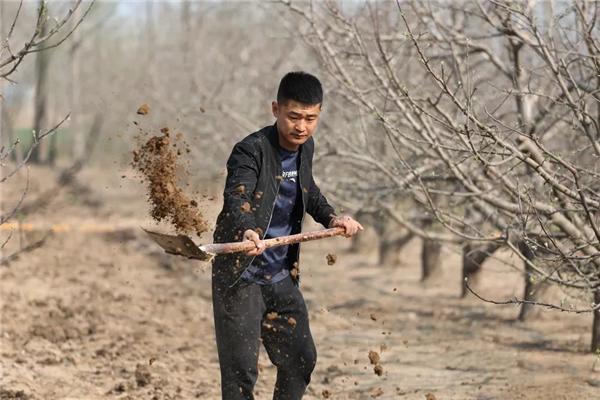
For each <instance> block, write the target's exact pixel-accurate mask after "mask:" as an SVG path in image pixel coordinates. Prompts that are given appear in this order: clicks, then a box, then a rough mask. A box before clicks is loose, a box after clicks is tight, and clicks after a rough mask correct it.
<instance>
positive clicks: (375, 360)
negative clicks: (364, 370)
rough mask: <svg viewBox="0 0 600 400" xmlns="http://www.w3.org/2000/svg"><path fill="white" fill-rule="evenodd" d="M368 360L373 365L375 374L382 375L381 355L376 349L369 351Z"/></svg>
mask: <svg viewBox="0 0 600 400" xmlns="http://www.w3.org/2000/svg"><path fill="white" fill-rule="evenodd" d="M369 362H370V363H371V364H372V365H374V367H373V372H375V375H377V376H381V375H383V367H382V366H381V356H380V355H379V353H378V352H376V351H373V350H371V351H369Z"/></svg>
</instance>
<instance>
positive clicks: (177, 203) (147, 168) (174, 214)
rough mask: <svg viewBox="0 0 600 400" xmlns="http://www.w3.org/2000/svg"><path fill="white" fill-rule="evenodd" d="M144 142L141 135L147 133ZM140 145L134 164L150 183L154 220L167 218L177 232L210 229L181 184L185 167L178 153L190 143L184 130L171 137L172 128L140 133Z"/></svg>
mask: <svg viewBox="0 0 600 400" xmlns="http://www.w3.org/2000/svg"><path fill="white" fill-rule="evenodd" d="M148 136H150V138H149V139H147V140H146V141H145V142H144V140H141V138H142V137H144V138H145V137H148ZM138 141H139V142H140V143H141V145H140V146H139V147H138V148H137V149H135V150H134V151H133V161H132V166H133V167H134V168H135V169H136V170H137V171H138V172H140V173H141V174H142V176H143V179H144V181H145V182H146V183H147V185H148V201H149V203H150V205H151V210H150V215H151V216H152V218H153V219H154V220H155V221H158V222H160V221H163V220H166V221H168V222H170V223H171V224H173V225H174V226H175V229H176V230H177V232H180V233H190V232H196V234H197V235H198V236H200V235H201V234H202V233H203V232H205V231H207V230H208V224H207V223H206V221H205V220H204V217H203V215H202V213H201V212H200V210H199V209H198V203H197V202H196V201H195V200H190V199H189V198H188V197H187V196H186V195H185V193H184V192H183V191H182V190H181V189H180V188H179V183H180V182H179V179H178V172H180V171H184V172H185V170H184V168H183V167H182V165H181V164H180V163H179V162H178V156H180V155H181V154H182V150H183V149H185V151H187V152H188V153H189V147H187V145H186V143H185V142H184V141H183V139H182V135H181V133H178V134H177V135H175V137H174V138H173V137H171V133H170V132H169V128H162V129H161V135H158V136H151V135H148V134H147V133H146V134H145V135H142V136H140V138H138Z"/></svg>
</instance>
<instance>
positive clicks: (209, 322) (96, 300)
mask: <svg viewBox="0 0 600 400" xmlns="http://www.w3.org/2000/svg"><path fill="white" fill-rule="evenodd" d="M115 169H118V168H115ZM131 173H132V171H131V170H129V169H127V168H125V170H123V168H121V170H119V171H115V172H114V173H112V172H111V173H107V169H106V168H105V167H104V168H102V169H100V168H98V169H86V170H84V171H82V172H81V176H80V178H81V181H82V182H93V183H94V185H93V187H92V189H91V190H93V194H94V196H95V198H96V199H98V201H99V202H100V205H99V206H98V207H96V208H90V207H89V206H88V205H86V204H85V203H84V202H83V201H82V200H81V199H80V198H78V197H75V196H72V195H71V194H69V193H66V192H65V193H62V194H60V195H59V196H58V197H57V198H56V199H53V202H52V203H51V204H50V205H49V206H48V207H47V208H46V209H45V210H41V211H40V212H37V213H35V214H34V215H32V216H31V217H30V218H28V219H26V220H24V221H21V225H22V229H21V230H20V229H19V228H18V226H17V225H15V227H14V232H13V234H12V239H11V240H10V241H9V242H8V244H7V246H6V247H5V249H4V252H5V254H11V253H12V252H13V251H15V250H18V249H19V246H21V245H23V246H25V245H27V243H31V242H33V241H35V240H36V239H38V238H39V237H42V236H43V235H44V234H45V233H46V231H47V230H48V229H51V228H52V227H55V233H54V234H53V235H51V236H50V237H49V238H48V239H47V241H46V243H45V244H44V246H42V247H40V248H38V249H35V250H33V251H31V252H29V253H27V254H25V255H22V256H21V257H19V258H17V259H15V260H14V261H11V262H10V263H8V264H7V265H5V266H2V267H1V268H0V303H1V304H0V313H1V314H0V317H1V320H0V322H1V324H0V355H1V357H0V371H2V372H1V373H2V376H1V378H0V379H1V384H0V387H1V389H0V397H1V398H2V399H4V398H7V399H10V398H13V399H29V400H53V399H69V400H75V399H86V400H105V399H109V400H110V399H123V400H124V399H127V400H134V399H157V400H176V399H177V400H183V399H186V400H187V399H202V400H205V399H206V400H217V399H220V389H219V388H220V375H219V364H218V358H217V352H216V346H215V337H214V325H213V315H212V301H211V273H210V265H209V264H207V263H201V262H198V261H193V260H188V259H185V258H183V257H176V256H170V255H166V254H164V253H163V252H162V251H161V250H160V249H159V248H157V245H156V244H155V243H154V242H152V241H151V240H150V239H149V238H147V237H146V235H145V234H144V233H143V232H142V231H141V229H140V228H139V227H140V226H147V225H148V224H150V223H152V220H151V219H150V217H149V216H148V213H147V207H146V206H145V204H146V203H145V188H144V187H143V186H142V185H139V184H131V182H129V184H125V182H127V181H126V180H123V179H121V174H126V175H128V176H130V175H131ZM30 176H31V182H30V189H29V190H30V191H29V193H28V197H29V196H31V197H30V198H31V199H33V198H35V196H36V195H37V194H38V193H43V192H44V191H45V190H47V189H48V188H49V186H50V185H51V184H52V183H53V182H55V178H56V176H55V174H54V173H53V172H52V171H51V170H50V169H46V168H43V167H36V166H32V168H31V172H30ZM223 179H224V177H223ZM22 182H23V181H22V180H21V181H18V180H17V182H14V183H11V184H10V185H6V186H5V187H4V188H3V202H2V203H3V204H2V205H1V207H3V208H5V209H4V210H2V211H6V209H8V207H9V206H11V205H12V204H14V202H15V201H18V199H19V196H20V193H21V192H20V191H21V190H22V187H23V186H22ZM222 184H223V182H216V183H213V182H211V181H208V180H207V181H198V182H194V183H192V185H193V186H192V187H191V188H190V189H191V190H195V189H196V187H212V188H214V190H211V192H210V193H207V194H209V195H214V196H215V199H216V200H215V201H214V203H211V207H208V208H207V209H206V210H204V209H203V211H204V215H205V216H206V219H207V220H208V221H214V220H215V218H216V215H217V214H218V212H219V211H220V207H221V205H222V203H221V202H222V199H221V198H220V194H219V193H220V192H221V191H222ZM305 223H306V225H305V227H304V229H305V230H312V229H319V228H322V227H320V226H318V225H317V224H315V223H313V222H312V221H310V219H309V218H308V217H307V218H306V219H305ZM5 226H6V225H5ZM58 227H60V229H59V228H58ZM7 234H8V232H7V231H6V230H2V231H0V235H1V236H0V241H4V240H5V238H6V237H7ZM372 247H373V248H375V247H377V246H372ZM349 250H350V240H348V239H345V238H342V237H339V238H338V237H336V238H330V239H324V240H322V241H315V242H306V243H304V244H303V245H302V255H301V262H300V263H301V265H300V266H299V267H301V268H302V280H301V282H300V289H301V290H302V294H303V296H304V299H305V300H306V303H307V308H308V312H309V316H310V328H311V331H312V334H313V337H314V342H315V345H316V348H317V354H318V356H317V365H316V368H315V371H314V373H313V375H312V380H311V383H310V385H309V387H308V389H307V393H306V396H305V397H304V398H305V399H306V400H318V399H322V398H324V397H325V393H328V395H329V398H331V399H336V400H368V399H371V398H374V396H378V397H377V398H378V399H400V400H424V399H426V396H428V395H429V398H430V399H434V398H437V399H440V400H471V399H473V400H475V399H479V400H483V399H488V400H542V399H544V400H571V399H578V400H592V399H597V398H600V397H599V396H598V393H600V392H599V390H600V389H599V388H598V386H597V385H598V382H599V381H600V372H596V371H598V369H599V368H600V359H599V358H598V356H597V355H593V354H590V353H589V352H588V349H589V342H590V331H591V316H590V315H586V314H581V315H576V314H568V313H559V312H554V311H549V310H545V309H535V310H534V312H533V313H532V314H531V319H530V320H528V321H525V322H519V321H517V320H516V316H517V315H518V311H519V310H518V308H516V307H510V306H509V307H500V306H496V305H492V304H487V303H483V302H481V301H480V300H477V299H475V298H473V297H468V298H466V299H461V298H460V296H459V294H460V291H461V285H462V282H461V280H460V273H461V263H460V261H461V256H460V253H459V252H458V249H454V248H451V247H444V249H443V257H442V260H443V261H444V263H443V265H442V268H441V269H440V271H439V273H440V275H439V279H436V280H435V281H433V282H430V283H426V284H422V283H421V282H420V279H421V269H420V261H419V260H420V252H421V247H420V243H419V241H418V240H415V241H413V242H411V243H410V244H408V245H407V246H406V247H404V248H403V250H402V252H401V254H400V260H402V262H401V263H400V264H397V265H388V266H378V255H377V254H376V253H375V252H370V251H365V252H361V253H353V254H352V256H351V257H350V256H347V255H349V254H350V253H349ZM329 252H335V253H336V254H339V255H340V257H339V260H338V262H337V263H336V264H335V266H332V267H327V266H326V265H324V263H323V258H324V257H325V255H326V254H327V253H329ZM500 260H504V261H507V262H511V261H512V260H513V259H512V258H511V257H510V256H509V255H508V254H505V253H500V254H498V256H497V258H494V259H491V260H489V263H486V264H485V265H484V267H483V271H482V275H481V276H480V280H479V282H477V283H476V284H475V283H474V286H473V288H474V289H476V290H478V291H479V292H480V293H482V294H485V295H486V296H487V297H490V298H493V299H499V300H501V299H508V298H512V297H515V296H520V295H521V291H522V289H523V287H522V277H521V274H520V272H519V271H516V270H515V269H514V268H513V267H511V266H505V265H504V264H502V263H501V262H500ZM515 263H516V262H515ZM560 295H561V294H560V293H557V292H552V291H549V292H548V293H547V296H550V297H548V298H543V299H542V300H545V301H550V300H554V299H556V297H551V296H558V298H560ZM371 314H374V315H376V316H377V318H376V320H372V319H371V318H369V316H370V315H371ZM375 349H385V353H384V354H385V357H384V361H385V364H384V366H383V368H384V373H383V375H381V376H377V375H376V374H375V373H374V371H373V368H374V367H373V365H372V364H371V363H370V360H369V359H368V357H367V354H368V353H369V351H370V350H371V351H373V350H375ZM141 366H144V368H142V367H141ZM594 369H596V371H595V370H594ZM259 370H260V373H259V378H258V382H257V385H256V391H255V395H256V399H257V400H261V399H270V398H272V393H273V392H272V391H273V387H274V383H275V379H276V368H275V367H273V366H272V365H271V363H270V361H269V358H268V356H267V354H266V352H265V351H264V349H263V348H262V347H261V352H260V355H259ZM139 382H143V384H142V385H139V384H138V383H139Z"/></svg>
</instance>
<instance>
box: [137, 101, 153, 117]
mask: <svg viewBox="0 0 600 400" xmlns="http://www.w3.org/2000/svg"><path fill="white" fill-rule="evenodd" d="M149 112H150V106H149V105H148V104H146V103H144V104H142V105H141V106H140V107H139V108H138V109H137V113H138V114H140V115H146V114H148V113H149Z"/></svg>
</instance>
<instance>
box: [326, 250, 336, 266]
mask: <svg viewBox="0 0 600 400" xmlns="http://www.w3.org/2000/svg"><path fill="white" fill-rule="evenodd" d="M336 261H337V256H336V255H335V254H333V253H329V254H327V265H333V264H335V262H336Z"/></svg>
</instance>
